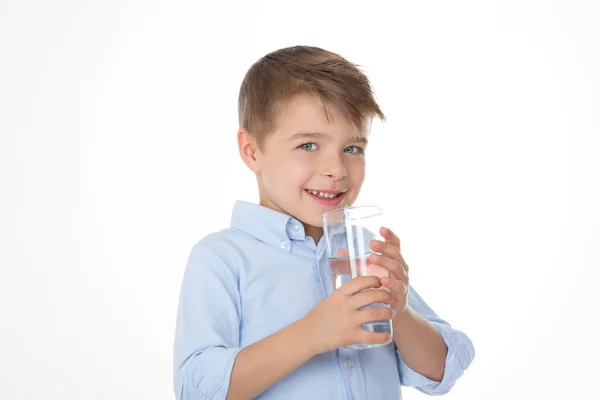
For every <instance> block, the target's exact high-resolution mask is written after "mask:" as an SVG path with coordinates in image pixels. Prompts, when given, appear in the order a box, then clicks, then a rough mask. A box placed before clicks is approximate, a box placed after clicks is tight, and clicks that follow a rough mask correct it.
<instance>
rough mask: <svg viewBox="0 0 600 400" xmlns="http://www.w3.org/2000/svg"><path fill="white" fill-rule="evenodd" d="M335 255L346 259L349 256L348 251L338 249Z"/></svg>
mask: <svg viewBox="0 0 600 400" xmlns="http://www.w3.org/2000/svg"><path fill="white" fill-rule="evenodd" d="M335 255H336V256H337V257H339V258H348V257H349V256H350V253H348V250H346V249H338V251H336V253H335Z"/></svg>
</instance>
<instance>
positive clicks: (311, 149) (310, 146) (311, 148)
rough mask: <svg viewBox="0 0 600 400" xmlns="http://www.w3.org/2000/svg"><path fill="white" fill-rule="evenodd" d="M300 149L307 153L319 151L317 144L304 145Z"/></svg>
mask: <svg viewBox="0 0 600 400" xmlns="http://www.w3.org/2000/svg"><path fill="white" fill-rule="evenodd" d="M298 148H299V149H302V150H306V151H314V150H316V149H317V145H316V144H315V143H303V144H301V145H300V146H298Z"/></svg>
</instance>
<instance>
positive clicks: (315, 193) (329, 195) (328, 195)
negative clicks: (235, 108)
mask: <svg viewBox="0 0 600 400" xmlns="http://www.w3.org/2000/svg"><path fill="white" fill-rule="evenodd" d="M308 192H309V193H311V194H314V195H315V196H319V197H323V198H325V199H333V198H335V197H337V195H336V194H333V193H323V192H317V191H316V190H309V191H308Z"/></svg>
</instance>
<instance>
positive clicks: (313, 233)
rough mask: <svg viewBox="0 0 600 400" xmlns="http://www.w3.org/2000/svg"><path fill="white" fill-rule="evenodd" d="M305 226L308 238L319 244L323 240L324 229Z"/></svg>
mask: <svg viewBox="0 0 600 400" xmlns="http://www.w3.org/2000/svg"><path fill="white" fill-rule="evenodd" d="M303 225H304V233H306V236H310V237H311V238H312V239H313V240H314V241H315V244H319V240H321V236H323V228H320V227H317V226H312V225H308V224H303Z"/></svg>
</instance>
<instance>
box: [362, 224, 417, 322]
mask: <svg viewBox="0 0 600 400" xmlns="http://www.w3.org/2000/svg"><path fill="white" fill-rule="evenodd" d="M379 232H380V233H381V236H383V238H384V239H385V242H382V241H380V240H372V241H371V242H370V247H371V249H373V250H374V251H376V252H378V253H380V254H382V255H379V254H374V253H371V255H370V256H369V263H372V264H374V265H377V266H380V267H382V268H384V269H386V270H387V271H389V277H385V278H381V284H382V285H383V286H385V287H387V288H389V289H390V291H391V294H392V296H393V301H392V303H391V307H392V308H393V309H394V311H396V319H398V318H402V317H403V316H404V314H405V313H406V312H407V311H408V265H407V264H406V261H404V257H402V253H400V239H399V238H398V236H396V235H395V234H394V232H392V231H391V230H390V229H388V228H384V227H382V228H381V229H380V230H379Z"/></svg>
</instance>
